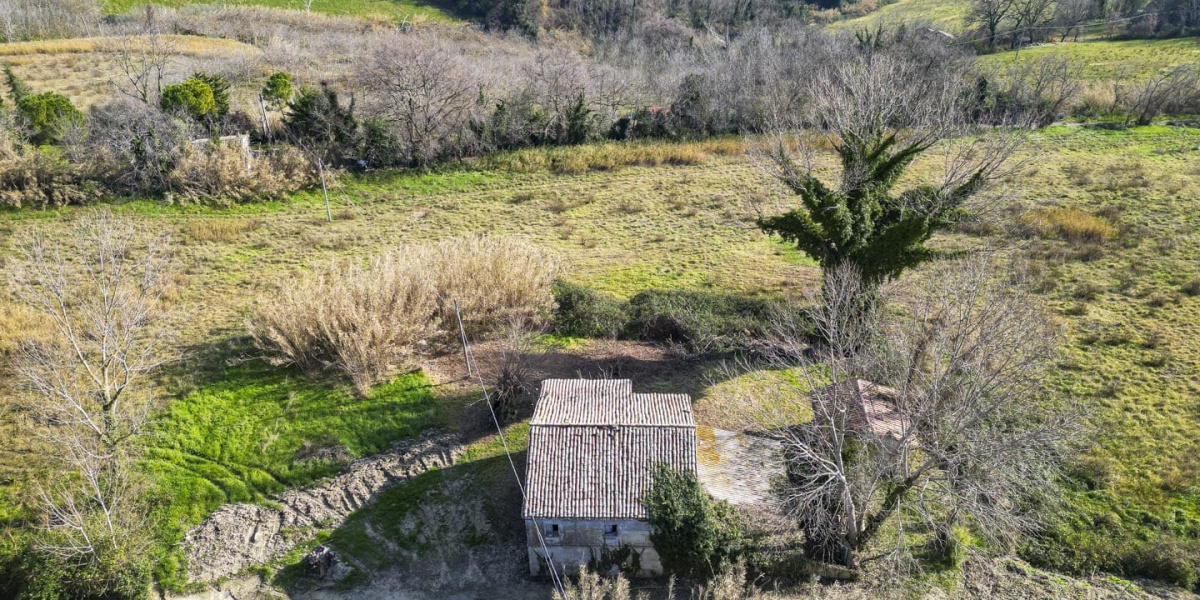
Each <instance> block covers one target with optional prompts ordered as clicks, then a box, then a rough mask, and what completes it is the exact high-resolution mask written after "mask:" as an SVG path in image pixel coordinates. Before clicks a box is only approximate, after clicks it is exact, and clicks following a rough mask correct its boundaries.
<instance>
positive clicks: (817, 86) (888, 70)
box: [758, 47, 1016, 293]
mask: <svg viewBox="0 0 1200 600" xmlns="http://www.w3.org/2000/svg"><path fill="white" fill-rule="evenodd" d="M963 75H964V74H963V73H956V72H955V69H954V68H948V67H947V65H937V64H931V63H930V62H929V61H922V60H917V59H916V58H915V57H914V56H913V55H912V54H911V53H910V52H908V51H906V50H905V49H903V48H894V49H890V50H886V51H884V50H878V49H876V48H874V47H872V48H869V49H862V50H860V52H859V53H858V55H857V56H854V57H852V58H850V59H848V60H846V61H845V62H844V63H842V64H839V65H837V66H835V67H831V68H829V69H827V70H826V71H825V72H822V73H820V74H819V75H818V77H816V78H815V81H814V83H813V93H812V101H811V102H810V105H809V108H810V110H811V114H809V115H806V116H805V117H804V121H806V122H808V123H817V124H820V125H822V126H823V128H824V129H825V130H826V131H827V138H828V145H829V146H832V148H833V149H834V151H835V152H836V154H837V156H838V159H839V163H840V167H841V181H840V183H839V184H838V185H836V186H833V185H829V184H827V183H825V182H824V181H822V180H821V179H820V178H819V177H818V176H817V174H816V172H815V170H814V169H815V167H814V164H815V163H814V161H812V160H809V161H806V162H805V163H804V164H798V163H797V162H796V161H795V160H793V158H792V156H791V154H789V152H788V146H787V144H785V143H784V142H783V141H782V140H783V137H782V136H781V138H780V140H781V141H780V143H779V144H777V146H776V149H775V150H774V151H773V153H772V157H771V158H772V159H773V162H774V164H775V167H776V170H775V175H776V176H777V177H778V178H779V180H780V181H782V182H783V183H784V184H785V185H786V186H787V187H788V188H789V189H790V190H791V191H793V192H794V193H795V194H796V195H797V196H799V198H800V205H799V206H797V207H796V208H794V209H792V210H790V211H788V212H785V213H783V214H781V215H776V216H769V217H763V218H760V219H759V220H758V225H759V227H760V228H762V229H763V231H765V232H767V233H770V234H773V235H778V236H780V237H782V238H783V239H784V240H786V241H788V242H791V243H794V244H796V247H797V248H798V249H800V250H802V251H804V252H805V253H807V254H808V255H809V256H811V257H813V258H814V259H815V260H816V261H817V262H818V263H820V265H821V267H822V269H823V270H824V271H826V272H827V273H828V272H830V271H832V270H834V269H837V268H838V267H839V266H841V265H843V264H848V265H850V266H852V267H854V269H855V270H856V271H857V272H858V273H859V274H860V275H861V277H862V283H863V290H864V291H865V292H868V293H869V292H871V291H872V290H873V289H874V288H876V287H877V286H878V285H879V284H881V283H883V282H885V281H887V280H889V279H892V278H895V277H897V276H899V275H900V274H901V273H902V272H903V271H904V270H905V269H909V268H912V267H915V266H917V265H919V264H921V263H923V262H925V261H927V260H930V259H931V258H933V257H935V256H936V255H937V251H936V250H934V249H933V248H931V247H929V246H928V245H927V242H928V241H929V239H930V238H931V237H932V236H933V234H935V233H936V232H938V231H941V230H944V229H946V228H947V227H949V226H950V225H951V224H953V223H954V221H955V220H956V219H958V218H959V217H961V216H964V215H965V214H967V210H966V209H967V202H968V200H970V199H971V198H972V197H973V196H974V195H976V194H977V193H978V192H979V191H980V190H981V189H982V188H983V186H984V184H985V183H987V182H988V181H989V180H990V179H991V178H992V177H994V176H995V175H996V174H997V172H998V168H999V167H1000V165H1001V164H1002V163H1003V162H1004V161H1005V159H1006V158H1007V157H1008V156H1009V155H1010V154H1011V152H1012V150H1013V149H1015V147H1016V145H1015V144H1014V143H1012V140H1014V139H1016V138H1015V137H1013V136H1010V135H1009V134H1008V133H1006V132H1004V131H998V132H987V133H985V134H984V135H976V134H977V133H978V132H975V131H972V130H971V127H970V125H971V124H970V123H969V122H968V119H969V118H971V116H972V115H974V114H975V113H976V112H978V111H975V110H972V107H971V106H968V105H967V104H968V103H969V102H970V98H971V97H970V94H969V93H968V91H969V90H968V86H969V78H967V77H964V76H963ZM806 140H808V138H801V140H800V141H801V144H802V149H803V150H805V151H806V154H807V155H808V156H809V157H810V158H811V156H812V155H813V154H814V153H815V152H816V148H817V146H816V145H815V144H812V145H809V146H807V147H805V146H804V143H805V141H806ZM947 140H956V142H955V143H957V142H961V141H964V140H965V141H966V142H965V143H966V146H964V147H960V148H956V149H955V150H953V151H950V150H948V151H947V153H946V161H945V165H946V167H947V168H946V171H945V174H944V175H945V176H944V178H943V179H941V180H940V181H939V182H938V183H936V184H933V183H930V184H920V185H915V186H913V187H910V188H908V189H905V190H902V191H897V190H896V187H897V185H898V182H899V181H900V179H901V177H902V176H903V175H904V174H905V172H906V171H907V170H908V169H909V167H910V166H912V164H913V161H915V160H916V159H917V158H919V157H920V156H921V155H922V154H923V153H925V152H926V151H927V150H930V149H931V148H933V147H934V146H935V145H937V144H939V143H941V142H943V141H947Z"/></svg>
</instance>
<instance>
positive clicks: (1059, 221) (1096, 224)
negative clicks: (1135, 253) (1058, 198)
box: [1021, 208, 1117, 244]
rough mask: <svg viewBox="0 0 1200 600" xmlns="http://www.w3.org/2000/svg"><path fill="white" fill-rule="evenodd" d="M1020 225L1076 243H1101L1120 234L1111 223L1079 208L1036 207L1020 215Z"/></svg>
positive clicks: (1034, 232) (1035, 232) (1041, 233)
mask: <svg viewBox="0 0 1200 600" xmlns="http://www.w3.org/2000/svg"><path fill="white" fill-rule="evenodd" d="M1021 225H1022V227H1024V228H1025V229H1026V230H1027V231H1028V232H1030V233H1032V234H1034V235H1038V236H1041V237H1059V238H1062V239H1064V240H1066V241H1068V242H1075V243H1089V244H1100V243H1104V242H1107V241H1109V240H1111V239H1113V238H1114V237H1116V235H1117V228H1116V227H1114V226H1113V224H1112V223H1110V222H1109V221H1107V220H1105V219H1101V218H1100V217H1097V216H1095V215H1092V214H1090V213H1087V212H1084V211H1082V210H1080V209H1078V208H1036V209H1034V210H1031V211H1029V212H1027V213H1025V214H1024V215H1022V216H1021Z"/></svg>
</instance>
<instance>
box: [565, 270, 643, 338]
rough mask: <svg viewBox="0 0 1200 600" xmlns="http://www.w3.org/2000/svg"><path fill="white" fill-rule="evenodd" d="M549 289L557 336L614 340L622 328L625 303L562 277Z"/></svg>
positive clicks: (625, 322)
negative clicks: (553, 305) (552, 300)
mask: <svg viewBox="0 0 1200 600" xmlns="http://www.w3.org/2000/svg"><path fill="white" fill-rule="evenodd" d="M551 289H552V291H553V292H554V301H555V303H556V305H557V306H556V307H555V308H554V331H555V332H556V333H558V334H559V335H568V336H578V337H591V338H609V339H615V338H616V337H617V336H619V335H621V332H622V331H624V330H625V326H626V324H627V323H628V321H629V315H628V313H627V312H626V305H625V303H624V302H621V301H620V300H617V299H616V298H612V297H610V296H605V295H604V294H600V293H598V292H595V291H592V290H590V289H588V288H586V287H583V286H581V285H576V284H574V283H570V282H568V281H563V280H561V279H560V280H557V281H555V282H554V286H553V287H552V288H551Z"/></svg>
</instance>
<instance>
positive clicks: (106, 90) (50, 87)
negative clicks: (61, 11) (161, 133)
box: [0, 35, 260, 109]
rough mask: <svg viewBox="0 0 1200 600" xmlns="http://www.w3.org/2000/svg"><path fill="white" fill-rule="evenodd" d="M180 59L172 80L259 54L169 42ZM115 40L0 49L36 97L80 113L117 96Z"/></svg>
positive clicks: (197, 40)
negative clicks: (51, 95) (59, 98)
mask: <svg viewBox="0 0 1200 600" xmlns="http://www.w3.org/2000/svg"><path fill="white" fill-rule="evenodd" d="M169 38H170V40H171V42H172V43H173V44H174V46H175V49H176V51H177V52H178V53H179V57H178V59H177V60H176V61H175V64H174V70H173V71H172V76H173V77H177V78H182V77H183V76H184V74H186V73H190V72H191V71H194V70H198V69H201V68H202V67H203V65H205V64H207V63H208V61H211V60H213V59H233V58H237V57H244V56H253V55H256V54H258V53H259V52H260V50H259V49H258V48H255V47H254V46H251V45H249V44H243V43H241V42H238V41H234V40H225V39H219V38H209V37H200V36H194V35H172V36H169ZM115 44H117V40H116V39H115V38H104V37H96V38H77V39H67V40H44V41H37V42H13V43H8V44H0V64H8V65H11V66H12V68H13V71H15V72H16V74H17V75H18V76H20V77H21V79H23V80H25V82H26V83H28V84H29V86H30V87H31V88H33V90H34V91H36V92H48V91H55V92H59V93H61V94H64V95H66V96H67V97H68V98H70V99H71V101H72V102H74V103H75V105H76V106H78V107H80V108H84V109H86V108H88V107H90V106H92V105H94V104H98V103H101V102H103V101H105V100H107V99H108V98H110V97H111V96H112V94H113V93H114V91H113V89H112V87H111V85H110V82H111V81H113V79H114V78H115V77H117V75H118V73H117V72H116V71H115V69H116V67H115V66H114V65H113V60H112V55H111V54H110V52H109V50H110V49H111V48H112V47H113V46H115Z"/></svg>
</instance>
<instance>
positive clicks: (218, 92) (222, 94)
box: [191, 73, 229, 120]
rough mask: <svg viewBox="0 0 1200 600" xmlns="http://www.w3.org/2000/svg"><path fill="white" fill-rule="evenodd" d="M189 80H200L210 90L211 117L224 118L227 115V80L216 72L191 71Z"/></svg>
mask: <svg viewBox="0 0 1200 600" xmlns="http://www.w3.org/2000/svg"><path fill="white" fill-rule="evenodd" d="M191 81H200V82H203V83H204V84H206V85H208V89H210V90H212V98H213V109H212V111H211V112H210V113H209V117H210V118H212V119H217V120H219V119H224V118H225V117H226V116H228V115H229V80H227V79H225V78H224V77H223V76H221V75H217V74H216V73H193V74H192V78H191Z"/></svg>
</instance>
